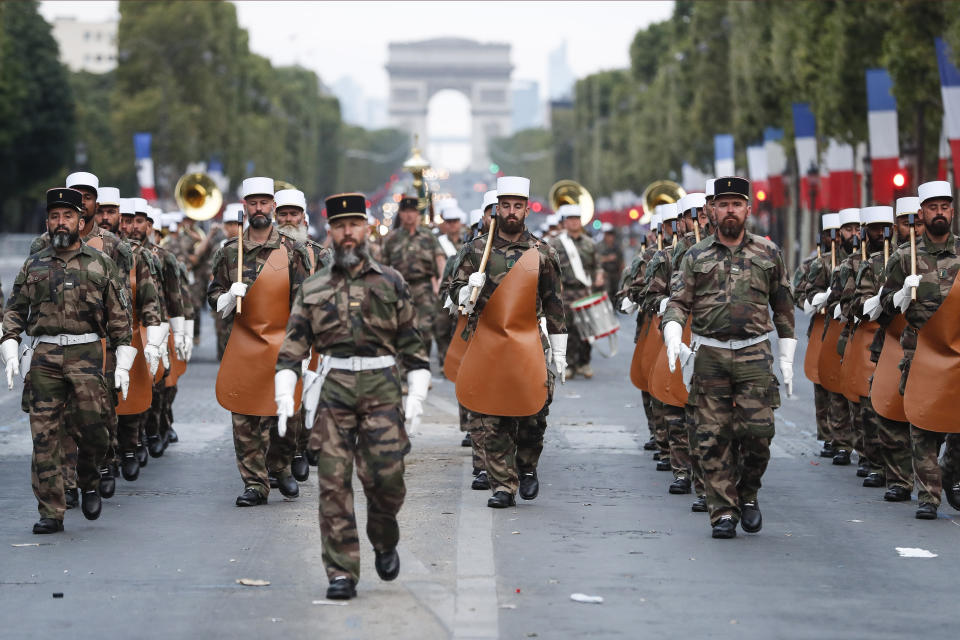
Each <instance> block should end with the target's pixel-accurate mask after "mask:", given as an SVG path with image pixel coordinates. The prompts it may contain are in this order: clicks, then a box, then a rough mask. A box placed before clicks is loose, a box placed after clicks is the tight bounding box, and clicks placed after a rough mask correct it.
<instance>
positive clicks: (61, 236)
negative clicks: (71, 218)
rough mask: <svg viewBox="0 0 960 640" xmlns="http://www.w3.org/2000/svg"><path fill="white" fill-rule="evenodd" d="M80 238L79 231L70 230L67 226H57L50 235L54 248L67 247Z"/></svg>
mask: <svg viewBox="0 0 960 640" xmlns="http://www.w3.org/2000/svg"><path fill="white" fill-rule="evenodd" d="M78 240H80V232H79V231H69V230H68V229H67V228H66V227H57V228H56V229H55V230H54V232H53V234H51V236H50V243H51V244H52V245H53V248H54V249H66V248H67V247H69V246H71V245H73V244H74V243H76V242H77V241H78Z"/></svg>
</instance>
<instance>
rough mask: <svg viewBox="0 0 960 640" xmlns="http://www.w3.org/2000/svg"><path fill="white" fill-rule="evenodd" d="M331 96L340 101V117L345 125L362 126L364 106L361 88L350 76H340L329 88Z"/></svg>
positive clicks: (364, 117)
mask: <svg viewBox="0 0 960 640" xmlns="http://www.w3.org/2000/svg"><path fill="white" fill-rule="evenodd" d="M331 89H332V90H333V94H334V95H335V96H337V98H338V99H339V100H340V116H341V117H342V118H343V121H344V122H346V123H347V124H352V125H356V126H360V127H362V126H364V122H365V121H366V115H367V114H366V104H365V103H364V98H363V88H362V87H361V86H360V85H359V84H357V82H356V81H355V80H354V79H353V78H351V77H350V76H341V77H340V78H339V79H338V80H337V81H336V82H334V83H333V86H332V87H331Z"/></svg>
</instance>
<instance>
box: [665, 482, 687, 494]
mask: <svg viewBox="0 0 960 640" xmlns="http://www.w3.org/2000/svg"><path fill="white" fill-rule="evenodd" d="M668 491H669V492H670V493H672V494H674V495H683V494H687V493H690V492H691V489H690V479H689V478H677V479H676V480H674V481H673V482H671V483H670V488H669V489H668Z"/></svg>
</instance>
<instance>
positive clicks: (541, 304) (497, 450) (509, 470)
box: [450, 231, 567, 495]
mask: <svg viewBox="0 0 960 640" xmlns="http://www.w3.org/2000/svg"><path fill="white" fill-rule="evenodd" d="M486 242H487V235H483V236H480V237H477V238H474V239H473V240H471V241H470V242H468V243H467V244H466V245H465V246H466V249H465V250H464V254H463V260H462V261H461V262H460V264H459V265H458V266H457V269H456V272H455V273H454V275H453V281H452V282H451V283H450V297H451V298H452V299H453V300H458V299H459V295H460V289H461V288H462V287H465V286H467V280H468V279H469V277H470V274H471V273H475V272H477V271H478V270H479V268H480V261H481V259H482V257H483V250H484V247H485V246H486ZM531 247H536V248H537V250H538V251H539V255H540V272H539V281H538V286H537V300H536V303H537V317H538V318H546V322H547V333H548V334H549V335H554V334H560V333H565V332H566V329H567V327H566V325H565V323H564V317H563V298H562V295H563V289H562V285H561V283H560V265H559V262H558V259H557V253H556V251H554V249H553V248H552V247H551V246H550V245H548V244H547V243H544V242H541V241H539V240H537V239H536V238H534V237H533V235H531V234H530V232H529V231H524V232H523V234H522V235H521V236H520V237H519V238H518V239H517V240H516V241H515V242H510V241H508V240H505V239H504V238H503V237H502V236H500V234H499V233H498V234H496V236H495V237H494V239H493V248H492V250H491V251H490V258H489V260H488V261H487V271H486V274H487V278H486V283H485V284H484V286H483V289H481V291H480V294H479V295H478V296H477V303H476V306H475V307H474V312H473V313H472V314H471V315H470V318H469V321H468V322H467V333H468V335H469V334H472V332H473V331H474V330H475V329H476V326H477V320H478V318H479V317H480V314H481V313H482V312H483V309H484V307H485V306H486V304H487V301H488V300H490V296H491V295H493V292H494V291H495V290H496V288H497V285H499V284H500V282H501V281H502V280H503V279H504V278H505V277H506V275H507V272H509V270H510V269H511V268H512V267H513V265H514V264H515V263H516V261H517V260H519V259H520V256H521V255H523V252H524V251H526V250H527V249H530V248H531ZM541 341H542V342H543V343H544V344H543V347H544V350H546V349H547V342H546V339H545V338H542V340H541ZM504 356H505V357H509V354H504ZM547 387H548V397H547V402H546V404H544V406H543V409H541V410H540V411H539V412H538V413H536V414H535V415H533V416H489V415H481V414H477V415H478V417H479V420H480V422H481V423H482V425H483V449H484V456H485V460H486V471H487V476H488V477H489V479H490V489H491V491H493V492H494V493H496V492H497V491H505V492H507V493H509V494H511V495H513V494H516V493H517V489H518V487H519V473H528V472H531V471H535V470H536V465H537V462H538V460H539V457H540V451H541V450H542V448H543V433H544V431H545V430H546V416H547V414H548V413H549V408H550V399H551V396H552V392H553V373H552V370H551V368H550V367H549V366H548V367H547ZM520 446H523V447H524V449H523V451H519V447H520ZM521 464H523V465H524V470H523V471H519V465H521Z"/></svg>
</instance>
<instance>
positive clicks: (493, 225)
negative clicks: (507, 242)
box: [470, 216, 497, 302]
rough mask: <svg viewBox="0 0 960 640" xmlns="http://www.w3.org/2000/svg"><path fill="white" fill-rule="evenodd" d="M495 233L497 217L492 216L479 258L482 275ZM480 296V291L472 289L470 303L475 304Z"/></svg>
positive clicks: (485, 268)
mask: <svg viewBox="0 0 960 640" xmlns="http://www.w3.org/2000/svg"><path fill="white" fill-rule="evenodd" d="M496 232H497V217H496V216H492V217H491V218H490V233H488V234H487V244H486V246H485V247H484V248H483V257H482V258H480V273H484V272H486V270H487V261H488V260H489V259H490V250H491V249H493V234H495V233H496ZM479 295H480V289H474V290H473V293H472V294H470V302H476V301H477V297H478V296H479Z"/></svg>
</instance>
